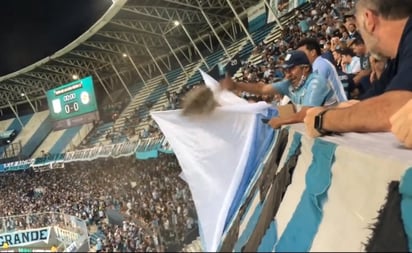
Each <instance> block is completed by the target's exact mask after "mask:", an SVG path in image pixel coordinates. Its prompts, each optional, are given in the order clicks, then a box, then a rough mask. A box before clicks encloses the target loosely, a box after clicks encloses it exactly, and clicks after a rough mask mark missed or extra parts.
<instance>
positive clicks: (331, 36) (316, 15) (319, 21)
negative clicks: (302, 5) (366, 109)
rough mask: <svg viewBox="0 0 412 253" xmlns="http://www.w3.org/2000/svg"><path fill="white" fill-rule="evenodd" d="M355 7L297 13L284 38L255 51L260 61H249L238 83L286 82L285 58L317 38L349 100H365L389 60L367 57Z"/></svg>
mask: <svg viewBox="0 0 412 253" xmlns="http://www.w3.org/2000/svg"><path fill="white" fill-rule="evenodd" d="M353 8H354V2H353V1H346V0H326V1H313V2H312V3H311V6H310V8H307V9H306V10H295V13H294V14H295V15H294V17H293V18H292V19H291V21H290V22H289V24H288V25H286V26H284V27H283V30H282V31H281V35H280V37H279V38H277V39H275V40H273V41H270V42H268V43H266V44H265V43H264V42H262V43H260V44H259V45H258V46H257V47H256V48H255V49H254V50H253V52H252V55H254V56H252V59H256V58H259V59H260V60H258V61H255V62H248V61H245V62H244V63H243V66H242V67H241V72H242V74H241V75H239V76H236V78H235V80H236V81H238V82H239V81H242V82H250V83H257V82H263V83H274V82H276V81H279V80H281V79H283V78H284V77H285V74H284V70H283V69H282V65H283V64H284V61H285V56H286V55H287V54H288V53H289V52H291V51H292V50H296V49H298V48H299V47H300V46H301V45H300V43H301V42H302V41H304V40H307V39H313V40H315V41H317V43H318V44H319V46H320V47H321V56H322V57H323V58H325V59H327V60H329V61H330V62H331V63H332V64H333V66H334V67H335V69H336V71H337V73H338V75H339V79H340V81H341V83H342V86H343V88H344V90H345V93H346V96H347V98H348V99H362V98H363V95H364V93H365V92H366V91H367V90H368V89H369V87H370V86H371V83H373V81H374V80H375V79H376V77H378V78H379V76H380V75H381V74H382V72H383V68H384V66H385V59H376V58H374V57H370V55H369V54H367V51H366V48H365V44H364V42H363V40H362V38H361V36H360V34H359V33H358V31H357V27H356V22H355V21H354V18H353ZM308 58H309V57H308ZM376 62H378V65H377V64H375V63H376ZM371 73H372V74H371ZM239 96H242V97H244V98H246V99H249V100H250V101H251V102H255V101H271V100H273V99H275V100H276V101H279V99H280V98H275V97H269V98H268V97H260V96H259V95H255V94H249V93H246V92H242V93H239Z"/></svg>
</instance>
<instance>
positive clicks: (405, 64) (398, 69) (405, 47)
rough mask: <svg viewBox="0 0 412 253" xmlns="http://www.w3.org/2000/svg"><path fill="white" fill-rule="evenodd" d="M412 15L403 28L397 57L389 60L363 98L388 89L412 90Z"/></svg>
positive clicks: (379, 93) (376, 94)
mask: <svg viewBox="0 0 412 253" xmlns="http://www.w3.org/2000/svg"><path fill="white" fill-rule="evenodd" d="M411 73H412V17H409V19H408V22H407V23H406V26H405V28H404V30H403V33H402V37H401V41H400V43H399V49H398V54H397V55H396V58H395V59H393V60H390V61H388V64H387V67H386V69H385V70H384V72H383V73H382V76H381V78H380V79H379V80H378V81H375V82H374V83H373V84H372V85H371V89H369V90H368V91H367V92H366V93H365V94H364V95H363V96H362V98H363V99H366V98H370V97H374V96H378V95H381V94H382V93H384V92H387V91H395V90H407V91H411V92H412V78H411Z"/></svg>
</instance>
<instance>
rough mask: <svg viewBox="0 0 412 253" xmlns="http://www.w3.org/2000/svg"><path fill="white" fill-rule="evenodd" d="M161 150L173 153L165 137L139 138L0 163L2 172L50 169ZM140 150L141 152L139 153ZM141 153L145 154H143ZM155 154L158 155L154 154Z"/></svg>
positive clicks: (139, 156)
mask: <svg viewBox="0 0 412 253" xmlns="http://www.w3.org/2000/svg"><path fill="white" fill-rule="evenodd" d="M159 151H160V152H163V153H168V154H172V153H173V151H172V150H171V149H170V146H169V144H168V142H167V141H166V140H165V138H164V137H157V138H151V139H145V140H139V141H138V142H124V143H118V144H111V145H106V146H98V147H93V148H88V149H81V150H76V151H70V152H67V153H61V154H50V155H47V156H43V157H37V158H35V159H28V160H22V161H15V162H10V163H5V164H0V173H1V172H10V171H18V170H26V169H28V168H30V167H32V168H35V171H44V169H45V170H49V169H54V168H60V167H62V166H64V163H69V162H77V161H92V160H95V159H98V158H107V157H113V158H118V157H123V156H131V155H135V156H136V157H137V159H142V158H143V159H147V158H152V157H157V154H158V152H159ZM139 152H140V154H138V153H139ZM141 154H142V155H143V156H141ZM154 154H156V155H155V156H154ZM39 168H43V169H39Z"/></svg>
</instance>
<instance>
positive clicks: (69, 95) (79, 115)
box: [47, 76, 99, 130]
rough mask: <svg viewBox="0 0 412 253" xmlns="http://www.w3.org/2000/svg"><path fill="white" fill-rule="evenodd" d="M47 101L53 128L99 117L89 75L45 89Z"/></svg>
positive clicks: (56, 128) (83, 122)
mask: <svg viewBox="0 0 412 253" xmlns="http://www.w3.org/2000/svg"><path fill="white" fill-rule="evenodd" d="M47 103H48V106H49V110H50V116H51V118H52V119H53V120H54V129H55V130H58V129H63V128H68V127H72V126H75V125H80V124H85V123H89V122H92V121H93V120H96V119H98V118H99V115H98V110H97V102H96V95H95V92H94V87H93V79H92V77H91V76H88V77H85V78H83V79H80V80H76V81H73V82H71V83H67V84H64V85H62V86H59V87H57V88H55V89H52V90H49V91H47Z"/></svg>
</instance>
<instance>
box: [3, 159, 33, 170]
mask: <svg viewBox="0 0 412 253" xmlns="http://www.w3.org/2000/svg"><path fill="white" fill-rule="evenodd" d="M33 162H34V159H27V160H22V161H14V162H9V163H4V164H0V172H9V171H18V170H26V169H28V168H30V166H31V165H32V164H33Z"/></svg>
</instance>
